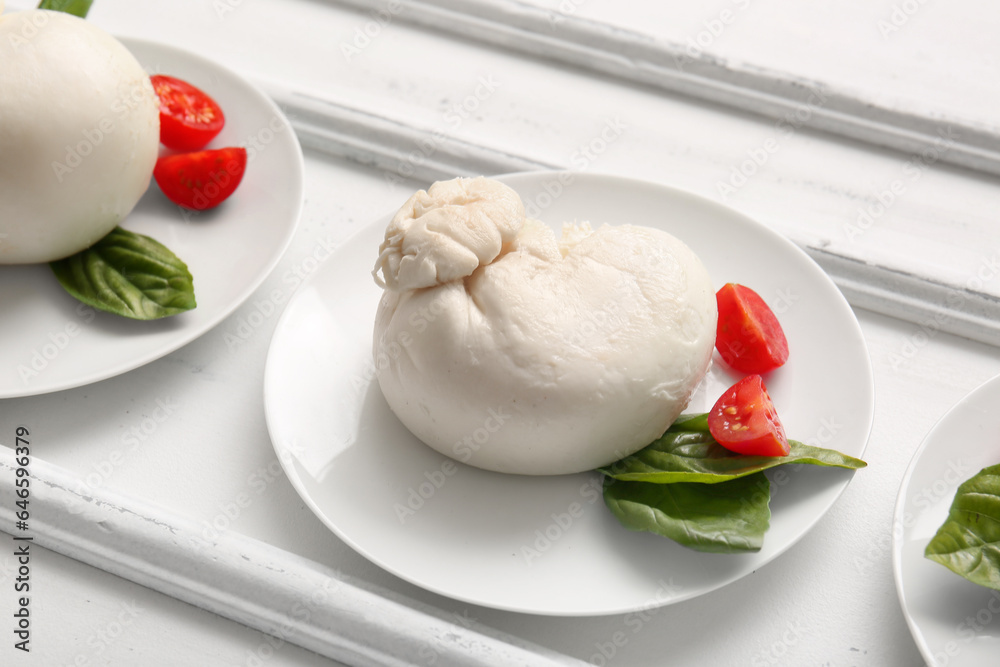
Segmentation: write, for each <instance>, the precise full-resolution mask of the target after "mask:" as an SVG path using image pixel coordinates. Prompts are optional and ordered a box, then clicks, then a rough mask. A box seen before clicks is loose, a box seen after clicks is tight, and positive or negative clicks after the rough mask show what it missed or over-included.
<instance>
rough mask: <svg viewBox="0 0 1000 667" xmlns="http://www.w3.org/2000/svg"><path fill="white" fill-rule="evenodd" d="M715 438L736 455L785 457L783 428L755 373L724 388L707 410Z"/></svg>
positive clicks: (710, 429) (788, 449)
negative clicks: (710, 408)
mask: <svg viewBox="0 0 1000 667" xmlns="http://www.w3.org/2000/svg"><path fill="white" fill-rule="evenodd" d="M708 430H709V432H710V433H711V434H712V437H713V438H715V440H716V441H717V442H718V443H719V444H720V445H722V446H723V447H725V448H726V449H729V450H731V451H734V452H736V453H737V454H752V455H756V456H788V452H789V451H790V448H789V445H788V438H787V437H785V427H784V426H782V425H781V420H779V419H778V413H777V411H776V410H775V409H774V404H773V403H772V402H771V397H770V396H768V394H767V389H766V388H765V387H764V380H763V378H761V377H760V376H759V375H748V376H746V377H745V378H743V379H742V380H740V381H739V382H737V383H736V384H734V385H733V386H732V387H730V388H729V389H727V390H726V391H725V393H723V394H722V397H721V398H719V400H718V401H717V402H716V403H715V406H714V407H713V408H712V411H711V412H709V413H708Z"/></svg>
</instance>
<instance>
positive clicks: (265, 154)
mask: <svg viewBox="0 0 1000 667" xmlns="http://www.w3.org/2000/svg"><path fill="white" fill-rule="evenodd" d="M121 41H122V43H124V44H125V46H126V47H128V49H129V50H130V51H132V53H133V54H134V55H135V56H136V58H137V59H138V60H139V62H140V63H142V65H143V67H144V68H145V69H146V71H148V72H150V73H151V74H157V73H163V74H171V75H174V76H178V77H180V78H182V79H184V80H186V81H189V82H191V83H192V84H194V85H195V86H198V87H199V88H202V89H203V90H204V91H205V92H207V93H209V94H210V95H211V96H212V97H214V98H215V99H216V101H217V102H218V103H219V105H220V106H221V107H222V109H223V111H224V112H225V113H226V126H225V128H223V130H222V132H221V133H220V134H219V136H217V137H216V138H215V139H213V140H212V142H211V143H210V144H209V146H208V148H221V147H225V146H239V145H244V146H247V151H248V156H250V160H249V163H248V165H247V169H246V174H245V175H244V178H243V182H242V183H241V184H240V187H239V189H237V191H236V192H235V193H234V194H233V196H232V197H231V198H230V199H229V200H227V201H226V202H224V203H223V204H222V205H221V206H219V207H218V208H216V209H214V210H211V211H205V212H202V213H195V212H190V211H189V212H186V213H185V212H184V211H182V209H181V208H179V207H177V206H175V205H173V204H172V203H170V201H168V200H167V198H166V197H164V196H163V194H162V193H161V192H160V190H159V188H158V187H157V186H156V183H155V182H152V183H151V184H150V186H149V190H148V191H147V192H146V194H145V196H143V198H142V199H141V200H140V201H139V204H138V205H137V206H136V207H135V209H134V210H133V211H132V213H131V214H129V216H128V217H127V218H126V219H125V220H124V222H122V227H124V228H126V229H128V230H131V231H134V232H138V233H140V234H146V235H148V236H151V237H153V238H155V239H156V240H158V241H160V242H161V243H163V244H164V245H165V246H167V247H168V248H170V249H171V250H172V251H173V252H174V253H175V254H176V255H177V256H178V257H180V258H181V259H182V260H184V261H185V262H186V263H187V265H188V268H190V270H191V275H192V276H193V277H194V287H195V297H196V298H197V301H198V307H197V308H196V309H194V310H192V311H189V312H186V313H182V314H180V315H176V316H173V317H169V318H165V319H163V320H157V321H152V322H138V321H134V320H129V319H126V318H123V317H119V316H117V315H112V314H110V313H103V312H96V311H94V310H93V309H91V308H88V307H86V306H83V305H82V304H80V303H79V302H78V301H76V300H74V299H73V298H72V297H71V296H69V295H68V294H67V293H66V292H64V291H63V289H62V287H60V285H59V283H58V281H56V278H55V276H54V275H53V274H52V271H51V270H50V269H49V267H48V265H47V264H35V265H29V266H0V341H2V343H0V398H10V397H14V396H30V395H34V394H43V393H47V392H52V391H58V390H61V389H69V388H71V387H78V386H80V385H84V384H88V383H91V382H96V381H98V380H103V379H106V378H109V377H113V376H115V375H118V374H119V373H124V372H126V371H129V370H132V369H134V368H137V367H139V366H141V365H143V364H146V363H149V362H150V361H153V360H155V359H158V358H160V357H162V356H164V355H166V354H168V353H170V352H172V351H174V350H176V349H177V348H179V347H181V346H182V345H185V344H186V343H189V342H191V341H192V340H194V339H195V338H197V337H198V336H200V335H201V334H203V333H205V332H206V331H208V330H209V329H211V328H212V327H214V326H215V325H216V324H218V323H219V322H221V321H222V320H223V319H225V318H226V316H228V315H229V314H230V313H232V312H233V311H234V310H235V309H236V308H237V307H239V306H240V304H242V303H243V302H244V301H245V300H246V299H247V297H249V296H250V294H252V293H253V291H254V290H255V289H256V288H257V287H258V286H259V285H260V284H261V283H262V282H263V281H264V279H265V278H266V277H267V275H268V274H269V273H270V272H271V270H272V269H273V268H274V267H275V265H276V264H277V263H278V260H279V259H280V258H281V255H282V254H283V253H284V251H285V248H287V246H288V244H289V242H290V241H291V239H292V234H293V233H294V231H295V228H296V226H297V224H298V220H299V212H300V210H301V208H302V171H303V162H302V150H301V148H300V147H299V143H298V140H297V139H296V138H295V135H294V133H293V131H292V129H291V126H290V125H289V124H288V121H287V120H286V119H285V116H284V115H283V114H282V112H281V111H280V110H279V109H278V107H277V106H275V105H274V103H273V102H271V100H270V99H269V98H267V97H265V96H264V94H263V93H261V92H260V91H259V90H257V89H256V88H255V87H254V86H252V85H251V84H250V83H248V82H247V81H245V80H243V79H242V78H240V77H239V76H237V75H236V74H234V73H232V72H230V71H228V70H226V69H224V68H222V67H220V66H219V65H216V64H215V63H212V62H210V61H208V60H205V59H204V58H201V57H199V56H196V55H194V54H191V53H188V52H186V51H181V50H179V49H176V48H174V47H171V46H165V45H162V44H155V43H152V42H146V41H141V40H134V39H122V40H121Z"/></svg>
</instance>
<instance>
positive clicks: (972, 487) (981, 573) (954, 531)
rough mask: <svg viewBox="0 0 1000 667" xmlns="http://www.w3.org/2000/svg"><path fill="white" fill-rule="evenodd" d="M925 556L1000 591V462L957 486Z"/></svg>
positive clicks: (982, 584) (972, 580)
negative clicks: (949, 506)
mask: <svg viewBox="0 0 1000 667" xmlns="http://www.w3.org/2000/svg"><path fill="white" fill-rule="evenodd" d="M924 556H925V557H926V558H928V559H930V560H933V561H935V562H938V563H940V564H942V565H944V566H945V567H947V568H948V569H950V570H951V571H952V572H955V573H956V574H958V575H960V576H962V577H965V578H966V579H968V580H969V581H971V582H973V583H976V584H979V585H980V586H986V587H987V588H994V589H997V590H1000V465H995V466H990V467H988V468H983V469H982V470H980V471H979V472H978V473H976V474H975V475H974V476H973V477H971V478H970V479H968V480H966V481H965V482H963V483H962V484H961V485H960V486H959V487H958V490H957V491H956V492H955V499H954V500H953V501H952V503H951V508H950V509H949V511H948V519H947V520H946V521H945V522H944V524H942V525H941V527H940V528H939V529H938V531H937V534H935V535H934V537H933V538H931V541H930V542H929V543H928V544H927V548H926V549H925V550H924Z"/></svg>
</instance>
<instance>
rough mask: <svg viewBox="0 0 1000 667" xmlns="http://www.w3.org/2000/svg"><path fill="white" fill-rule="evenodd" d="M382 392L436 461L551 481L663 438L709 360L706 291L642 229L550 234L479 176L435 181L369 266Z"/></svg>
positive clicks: (578, 228)
mask: <svg viewBox="0 0 1000 667" xmlns="http://www.w3.org/2000/svg"><path fill="white" fill-rule="evenodd" d="M376 281H377V282H379V283H380V284H381V285H383V287H384V292H383V294H382V298H381V301H380V303H379V307H378V311H377V314H376V321H375V331H374V344H373V347H374V350H373V351H374V356H375V367H376V372H377V379H378V383H379V387H380V388H381V390H382V393H383V395H384V396H385V399H386V401H387V403H388V405H389V407H390V408H391V409H392V411H393V412H394V413H395V414H396V415H397V416H398V417H399V419H400V420H401V421H402V422H403V424H405V425H406V426H407V428H409V430H410V431H411V432H412V433H413V434H414V435H416V436H417V437H418V438H419V439H420V440H422V441H423V442H425V443H426V444H428V445H430V446H431V447H433V448H434V449H436V450H438V451H439V452H441V453H443V454H445V455H447V456H450V457H452V458H455V459H457V460H459V461H462V462H465V463H468V464H469V465H473V466H476V467H479V468H484V469H487V470H493V471H497V472H503V473H516V474H525V475H556V474H566V473H575V472H581V471H585V470H591V469H594V468H597V467H599V466H603V465H607V464H610V463H612V462H614V461H616V460H618V459H621V458H623V457H625V456H627V455H629V454H631V453H633V452H635V451H637V450H638V449H640V448H642V447H644V446H646V445H647V444H649V443H650V442H652V441H653V440H655V439H656V438H658V437H659V436H660V435H662V433H663V432H664V431H665V430H666V429H667V427H668V426H669V425H670V424H671V423H672V422H673V421H674V420H675V419H676V418H677V417H678V415H680V413H681V412H682V410H684V408H685V407H686V406H687V404H688V401H689V400H690V397H691V395H692V393H693V392H694V390H695V388H696V387H697V385H698V384H699V383H700V381H701V380H702V378H703V377H704V375H705V373H706V371H707V370H708V367H709V364H710V363H711V358H712V350H713V348H714V344H715V330H716V320H717V309H716V299H715V290H714V289H713V286H712V282H711V280H710V278H709V275H708V272H707V270H706V269H705V267H704V265H703V264H702V263H701V261H700V260H699V258H698V257H697V255H696V254H695V253H694V252H693V251H692V250H691V249H690V248H688V246H687V245H685V244H684V243H683V242H682V241H680V240H679V239H677V238H676V237H674V236H672V235H670V234H668V233H666V232H664V231H661V230H658V229H652V228H649V227H642V226H635V225H628V224H623V225H602V226H600V227H598V228H597V229H593V230H592V229H591V228H590V226H589V225H587V224H573V225H567V226H565V228H564V230H563V234H562V241H561V242H560V241H559V240H557V239H556V235H555V233H554V232H553V231H552V229H551V228H550V227H548V226H547V225H545V224H544V223H541V222H539V221H536V220H531V219H527V218H526V217H525V213H524V207H523V205H522V203H521V200H520V198H519V197H518V195H517V193H516V192H514V191H513V190H512V189H511V188H509V187H508V186H506V185H504V184H502V183H499V182H498V181H494V180H490V179H486V178H474V179H456V180H453V181H444V182H440V183H435V184H434V185H433V186H432V187H430V188H429V189H428V190H427V191H420V192H418V193H416V194H415V195H413V197H412V198H411V199H410V200H409V201H407V202H406V204H405V205H404V206H403V207H402V208H401V209H400V210H399V212H398V213H397V214H396V215H395V217H394V218H393V219H392V221H391V222H390V223H389V226H388V228H387V230H386V234H385V240H384V242H383V243H382V246H381V248H380V256H379V259H378V262H377V264H376Z"/></svg>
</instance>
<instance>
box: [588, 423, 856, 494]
mask: <svg viewBox="0 0 1000 667" xmlns="http://www.w3.org/2000/svg"><path fill="white" fill-rule="evenodd" d="M707 424H708V422H707V419H706V416H705V415H697V416H694V417H682V418H681V420H679V421H677V422H675V423H674V424H673V425H672V426H671V427H670V428H669V429H667V431H666V433H664V434H663V435H662V436H660V438H658V439H657V440H655V441H653V442H652V443H651V444H649V445H647V446H646V447H644V448H643V449H641V450H639V451H638V452H636V453H635V454H632V455H631V456H627V457H625V458H624V459H621V460H620V461H617V462H615V463H612V464H611V465H607V466H604V467H602V468H598V470H599V471H600V472H601V473H603V474H604V475H607V476H608V477H613V478H615V479H618V480H622V481H631V482H653V483H657V484H673V483H677V482H701V483H704V484H717V483H720V482H726V481H729V480H733V479H738V478H740V477H745V476H747V475H753V474H754V473H758V472H762V471H764V470H768V469H770V468H774V467H777V466H780V465H786V464H789V463H806V464H811V465H819V466H828V467H837V468H848V469H851V470H856V469H859V468H864V467H865V466H866V465H867V464H866V463H865V462H864V461H862V460H861V459H856V458H854V457H853V456H848V455H846V454H842V453H840V452H837V451H835V450H832V449H824V448H822V447H813V446H811V445H806V444H803V443H801V442H797V441H795V440H789V441H788V444H789V446H790V447H791V451H790V453H789V454H788V456H748V455H744V454H737V453H735V452H732V451H730V450H728V449H726V448H725V447H723V446H722V445H720V444H719V443H718V442H716V440H715V438H713V437H712V435H711V434H710V433H709V432H708V425H707Z"/></svg>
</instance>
